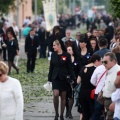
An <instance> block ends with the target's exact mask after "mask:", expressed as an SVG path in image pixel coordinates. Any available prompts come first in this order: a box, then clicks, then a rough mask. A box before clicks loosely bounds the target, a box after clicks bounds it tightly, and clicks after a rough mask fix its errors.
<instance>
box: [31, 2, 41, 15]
mask: <svg viewBox="0 0 120 120" xmlns="http://www.w3.org/2000/svg"><path fill="white" fill-rule="evenodd" d="M34 9H35V0H33V1H32V10H33V13H34V12H35V11H34ZM37 13H38V14H43V4H42V0H37Z"/></svg>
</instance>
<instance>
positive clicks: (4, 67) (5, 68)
mask: <svg viewBox="0 0 120 120" xmlns="http://www.w3.org/2000/svg"><path fill="white" fill-rule="evenodd" d="M8 69H9V67H8V66H7V65H6V64H5V63H4V62H3V61H0V71H1V72H2V74H7V73H8Z"/></svg>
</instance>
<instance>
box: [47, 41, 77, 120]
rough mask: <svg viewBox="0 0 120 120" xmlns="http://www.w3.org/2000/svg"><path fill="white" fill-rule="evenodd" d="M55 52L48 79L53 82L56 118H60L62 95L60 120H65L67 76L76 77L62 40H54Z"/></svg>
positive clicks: (56, 119) (52, 56)
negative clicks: (59, 110) (59, 109)
mask: <svg viewBox="0 0 120 120" xmlns="http://www.w3.org/2000/svg"><path fill="white" fill-rule="evenodd" d="M53 49H54V52H53V53H52V55H51V61H50V69H49V75H48V81H51V82H52V89H53V96H54V97H53V103H54V108H55V114H56V115H55V119H54V120H58V117H59V114H58V105H59V95H60V97H61V113H60V120H64V117H63V113H64V109H65V104H66V91H67V88H68V81H67V79H66V78H67V76H68V75H71V79H72V80H74V79H75V75H74V72H73V67H72V62H71V58H70V55H69V54H68V53H67V52H64V51H63V49H65V48H64V44H63V42H62V41H61V40H55V41H54V42H53Z"/></svg>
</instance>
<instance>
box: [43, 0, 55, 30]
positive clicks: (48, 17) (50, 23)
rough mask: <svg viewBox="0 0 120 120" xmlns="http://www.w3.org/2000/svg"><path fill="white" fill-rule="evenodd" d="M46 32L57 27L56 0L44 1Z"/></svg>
mask: <svg viewBox="0 0 120 120" xmlns="http://www.w3.org/2000/svg"><path fill="white" fill-rule="evenodd" d="M43 8H44V16H45V22H46V30H47V31H50V30H52V29H53V27H54V26H55V25H57V15H56V0H45V1H43Z"/></svg>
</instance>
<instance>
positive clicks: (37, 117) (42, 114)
mask: <svg viewBox="0 0 120 120" xmlns="http://www.w3.org/2000/svg"><path fill="white" fill-rule="evenodd" d="M52 99H53V98H52V97H43V99H42V100H41V101H40V102H36V103H35V102H31V103H29V104H25V111H24V120H54V115H55V112H54V106H53V100H52ZM59 107H60V106H59ZM72 115H73V120H79V113H78V112H77V108H75V107H73V110H72ZM65 120H69V118H65Z"/></svg>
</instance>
